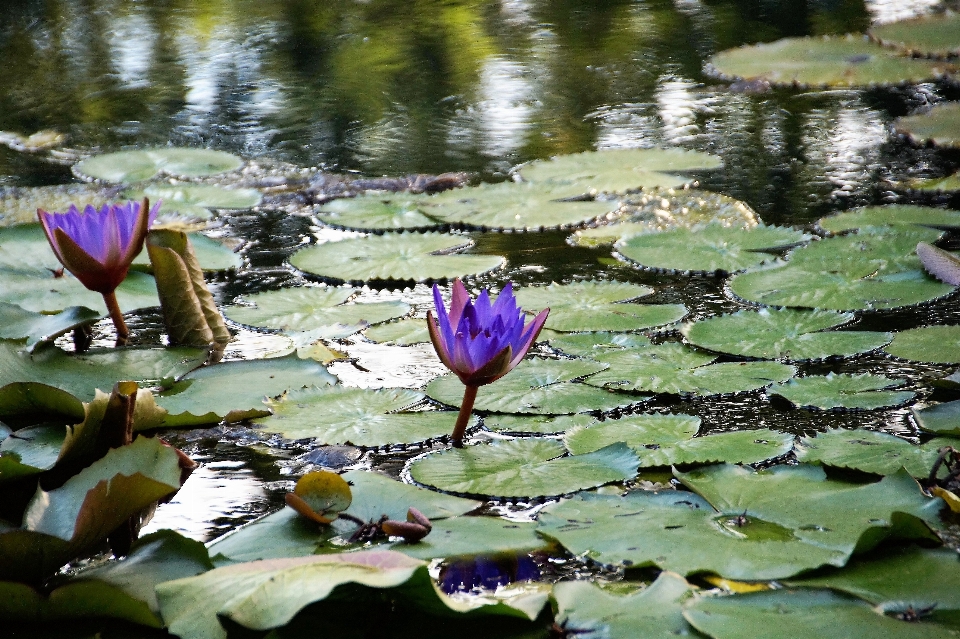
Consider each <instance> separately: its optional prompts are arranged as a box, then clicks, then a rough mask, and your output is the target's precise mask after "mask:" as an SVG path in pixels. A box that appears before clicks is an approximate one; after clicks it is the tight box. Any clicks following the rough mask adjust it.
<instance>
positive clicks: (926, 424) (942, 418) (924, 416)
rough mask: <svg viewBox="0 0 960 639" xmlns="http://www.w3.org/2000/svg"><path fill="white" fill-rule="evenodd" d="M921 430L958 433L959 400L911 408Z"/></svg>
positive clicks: (950, 433) (945, 433) (948, 433)
mask: <svg viewBox="0 0 960 639" xmlns="http://www.w3.org/2000/svg"><path fill="white" fill-rule="evenodd" d="M911 411H912V412H913V417H914V419H916V420H917V424H918V425H919V426H920V428H922V429H923V430H925V431H927V432H929V433H936V434H938V435H960V400H955V401H952V402H944V403H943V404H937V405H935V406H925V407H923V408H917V407H914V408H912V409H911Z"/></svg>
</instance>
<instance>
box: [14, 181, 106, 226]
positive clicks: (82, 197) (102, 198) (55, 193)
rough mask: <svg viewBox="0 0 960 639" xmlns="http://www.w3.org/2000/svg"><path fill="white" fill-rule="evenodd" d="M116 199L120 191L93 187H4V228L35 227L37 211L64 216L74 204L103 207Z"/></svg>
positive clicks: (70, 185) (76, 185)
mask: <svg viewBox="0 0 960 639" xmlns="http://www.w3.org/2000/svg"><path fill="white" fill-rule="evenodd" d="M116 199H117V193H116V189H105V188H103V187H102V186H97V185H92V184H58V185H56V186H30V187H0V227H2V226H14V225H16V224H32V223H35V222H36V221H37V209H43V210H45V211H60V212H63V211H66V210H67V209H69V208H70V205H71V204H74V205H77V206H79V207H81V208H83V207H84V206H86V205H87V204H91V205H93V206H96V207H100V206H103V205H104V204H108V203H110V202H114V201H116Z"/></svg>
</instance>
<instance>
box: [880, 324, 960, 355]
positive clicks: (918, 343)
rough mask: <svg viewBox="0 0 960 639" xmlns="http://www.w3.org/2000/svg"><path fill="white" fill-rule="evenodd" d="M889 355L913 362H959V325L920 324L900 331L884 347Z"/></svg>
mask: <svg viewBox="0 0 960 639" xmlns="http://www.w3.org/2000/svg"><path fill="white" fill-rule="evenodd" d="M883 350H884V351H886V352H887V353H889V354H890V355H893V356H895V357H899V358H900V359H909V360H911V361H914V362H931V363H936V364H956V363H957V362H960V325H947V326H921V327H920V328H911V329H910V330H906V331H901V332H899V333H897V334H896V336H894V338H893V341H892V342H890V344H888V345H887V346H886V347H885V348H884V349H883Z"/></svg>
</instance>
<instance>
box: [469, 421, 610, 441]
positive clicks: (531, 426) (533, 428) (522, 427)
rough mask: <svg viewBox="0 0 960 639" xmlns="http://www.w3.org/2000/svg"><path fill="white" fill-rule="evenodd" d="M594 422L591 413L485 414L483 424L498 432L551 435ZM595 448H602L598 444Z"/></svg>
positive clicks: (488, 428)
mask: <svg viewBox="0 0 960 639" xmlns="http://www.w3.org/2000/svg"><path fill="white" fill-rule="evenodd" d="M594 422H596V418H595V417H593V415H587V414H579V415H487V416H486V417H484V418H483V426H484V428H486V429H487V430H492V431H495V432H500V433H523V434H531V433H535V434H538V435H551V434H553V433H561V432H564V431H568V430H570V429H571V428H576V427H577V426H586V425H588V424H593V423H594ZM597 448H602V447H601V446H598V447H597Z"/></svg>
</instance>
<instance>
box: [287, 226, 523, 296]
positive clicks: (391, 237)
mask: <svg viewBox="0 0 960 639" xmlns="http://www.w3.org/2000/svg"><path fill="white" fill-rule="evenodd" d="M472 244H473V241H472V240H470V238H468V237H464V236H462V235H448V234H441V233H425V234H423V235H419V234H413V233H389V234H384V235H374V236H369V237H358V238H353V239H348V240H342V241H339V242H326V243H324V244H319V245H317V246H310V247H307V248H305V249H301V250H300V251H297V252H296V253H294V254H293V256H292V257H291V258H290V263H291V264H293V265H294V266H295V267H297V268H298V269H300V270H303V271H306V272H307V273H312V274H314V275H318V276H320V277H323V278H327V279H331V280H339V281H345V282H350V283H357V284H360V283H363V282H365V281H368V280H399V281H410V280H412V281H415V282H428V281H431V280H445V279H450V278H453V277H463V276H467V275H477V274H479V273H485V272H487V271H492V270H494V269H497V268H500V267H501V266H503V265H504V263H505V260H504V259H503V258H502V257H500V256H499V255H462V254H460V253H458V252H457V251H460V250H462V249H466V248H468V247H470V246H471V245H472Z"/></svg>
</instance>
